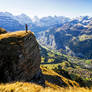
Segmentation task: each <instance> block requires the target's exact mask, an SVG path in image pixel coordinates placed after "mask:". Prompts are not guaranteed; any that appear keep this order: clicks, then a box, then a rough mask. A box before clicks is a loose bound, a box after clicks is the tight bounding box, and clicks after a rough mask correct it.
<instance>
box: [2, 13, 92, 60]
mask: <svg viewBox="0 0 92 92" xmlns="http://www.w3.org/2000/svg"><path fill="white" fill-rule="evenodd" d="M25 24H28V28H29V30H31V31H32V32H34V33H35V35H36V38H37V40H38V42H39V44H40V45H42V46H45V47H47V48H49V49H53V50H58V51H59V52H61V53H63V54H68V55H71V56H77V57H81V58H86V59H92V47H91V45H92V17H89V16H80V17H76V18H74V19H70V18H67V17H64V16H54V17H52V16H48V17H43V18H38V17H37V16H35V17H34V18H33V19H31V18H30V17H29V16H27V15H25V14H21V15H17V16H14V15H13V14H11V13H9V12H0V27H2V28H5V29H6V30H7V31H9V32H12V31H18V30H24V29H25Z"/></svg>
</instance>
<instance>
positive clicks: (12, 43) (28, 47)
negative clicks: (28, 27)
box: [0, 31, 41, 82]
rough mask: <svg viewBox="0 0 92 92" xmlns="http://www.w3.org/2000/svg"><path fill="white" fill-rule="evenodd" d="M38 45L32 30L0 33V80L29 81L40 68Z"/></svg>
mask: <svg viewBox="0 0 92 92" xmlns="http://www.w3.org/2000/svg"><path fill="white" fill-rule="evenodd" d="M40 62H41V57H40V51H39V45H38V43H37V41H36V38H35V36H34V35H33V33H32V32H30V31H28V33H26V32H25V31H18V32H12V33H6V34H1V35H0V82H11V81H31V79H32V78H33V77H34V76H35V75H36V74H37V75H39V70H40Z"/></svg>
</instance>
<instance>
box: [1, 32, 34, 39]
mask: <svg viewBox="0 0 92 92" xmlns="http://www.w3.org/2000/svg"><path fill="white" fill-rule="evenodd" d="M29 33H31V34H33V32H31V31H28V32H27V33H26V31H16V32H10V33H5V34H1V35H0V40H1V39H4V38H8V37H24V36H26V35H28V34H29Z"/></svg>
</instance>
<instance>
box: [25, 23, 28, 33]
mask: <svg viewBox="0 0 92 92" xmlns="http://www.w3.org/2000/svg"><path fill="white" fill-rule="evenodd" d="M25 29H26V33H27V32H28V26H27V24H25Z"/></svg>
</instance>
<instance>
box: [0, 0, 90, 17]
mask: <svg viewBox="0 0 92 92" xmlns="http://www.w3.org/2000/svg"><path fill="white" fill-rule="evenodd" d="M0 11H4V12H5V11H7V12H10V13H13V14H14V15H19V14H21V13H25V14H27V15H28V16H30V17H33V16H38V17H44V16H54V15H57V16H67V17H76V16H83V15H89V16H92V0H0Z"/></svg>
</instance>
